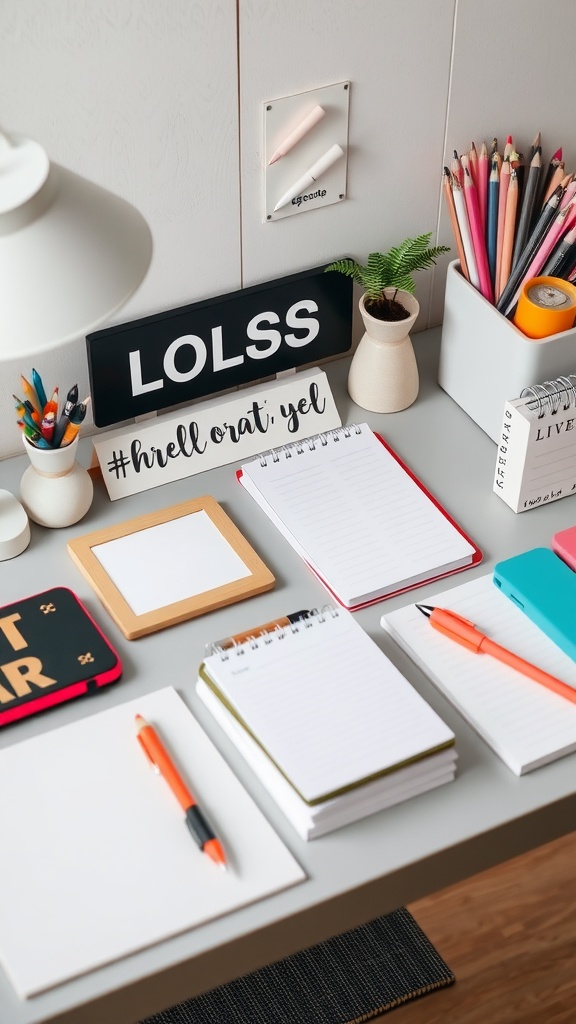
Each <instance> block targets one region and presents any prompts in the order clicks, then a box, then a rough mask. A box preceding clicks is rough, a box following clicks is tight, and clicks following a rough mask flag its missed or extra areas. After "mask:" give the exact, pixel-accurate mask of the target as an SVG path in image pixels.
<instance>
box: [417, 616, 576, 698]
mask: <svg viewBox="0 0 576 1024" xmlns="http://www.w3.org/2000/svg"><path fill="white" fill-rule="evenodd" d="M416 607H417V608H418V610H419V611H421V612H422V614H423V615H426V617H427V618H428V621H429V622H430V625H431V626H434V629H437V630H438V632H439V633H443V634H444V636H447V637H450V639H451V640H455V641H456V643H457V644H461V645H462V647H466V649H467V650H469V651H472V652H473V653H474V654H491V655H492V657H493V658H497V659H498V661H502V662H504V664H505V665H509V666H510V668H514V669H516V671H517V672H521V673H522V675H523V676H527V677H528V678H529V679H533V680H534V682H536V683H540V685H541V686H545V687H546V688H547V689H548V690H552V691H553V692H554V693H557V694H558V695H559V696H560V697H565V698H566V700H571V701H572V703H573V704H576V690H575V689H573V688H572V687H571V686H568V683H563V682H561V680H560V679H556V677H555V676H551V675H549V674H548V672H544V670H543V669H541V668H538V667H537V666H536V665H532V663H531V662H530V661H524V658H520V657H519V655H518V654H514V653H513V652H512V651H509V650H507V649H506V647H501V646H500V644H497V643H496V642H495V641H494V640H490V638H489V637H487V636H486V635H485V634H484V633H482V632H481V631H480V630H479V629H476V626H475V625H474V623H473V622H469V620H468V619H464V618H462V616H461V615H457V614H456V612H450V611H448V610H447V609H446V608H432V607H430V605H427V604H417V605H416Z"/></svg>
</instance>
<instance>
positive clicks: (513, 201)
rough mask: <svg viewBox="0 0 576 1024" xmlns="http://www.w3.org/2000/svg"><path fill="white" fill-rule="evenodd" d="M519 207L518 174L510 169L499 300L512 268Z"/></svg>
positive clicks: (498, 290)
mask: <svg viewBox="0 0 576 1024" xmlns="http://www.w3.org/2000/svg"><path fill="white" fill-rule="evenodd" d="M517 207H518V175H517V174H516V171H514V170H512V171H510V182H509V185H508V193H507V195H506V214H505V217H504V230H503V233H502V256H501V260H500V276H499V278H498V285H497V288H495V290H494V300H495V302H497V301H498V299H499V298H500V296H501V294H502V292H503V291H504V288H505V287H506V284H507V281H508V278H509V277H510V270H511V269H512V252H513V249H514V232H515V228H516V210H517Z"/></svg>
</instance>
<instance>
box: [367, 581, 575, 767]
mask: <svg viewBox="0 0 576 1024" xmlns="http://www.w3.org/2000/svg"><path fill="white" fill-rule="evenodd" d="M426 604H429V605H432V606H438V607H444V608H448V609H449V610H450V611H454V612H457V613H458V614H459V615H462V616H464V618H466V619H469V620H470V621H471V622H473V623H474V624H475V625H476V626H477V628H478V629H480V630H482V632H485V633H486V634H487V636H489V637H490V638H491V639H492V640H495V641H496V642H497V643H499V644H501V645H502V646H503V647H507V648H508V649H509V650H511V651H514V652H515V653H517V654H519V655H520V656H521V657H522V658H524V659H525V660H526V661H531V662H533V664H535V665H538V667H539V668H543V669H544V670H545V671H546V672H549V673H550V674H551V675H553V676H556V677H557V678H558V679H561V680H562V681H563V682H565V683H569V684H570V685H571V686H574V687H576V663H575V662H574V661H572V659H571V658H569V657H568V655H566V654H564V652H563V651H561V650H560V648H559V647H557V646H556V644H554V643H553V642H552V641H551V640H549V639H548V637H547V636H545V634H544V633H543V632H542V631H541V630H540V629H538V627H537V626H535V625H534V623H533V622H531V621H530V619H529V618H528V617H527V616H526V615H524V613H523V612H522V611H520V609H519V608H516V606H515V605H514V604H513V603H512V602H511V601H510V600H509V599H508V598H507V597H505V596H504V595H503V594H501V593H500V592H499V591H498V589H497V588H496V586H495V585H494V583H493V578H492V574H489V575H487V576H481V577H479V578H478V579H475V580H471V581H470V582H468V583H465V584H463V585H462V586H460V587H455V588H453V589H452V590H449V591H444V592H443V593H439V594H435V595H433V596H432V597H431V598H429V599H428V598H427V599H426ZM382 625H383V626H384V628H385V629H387V630H389V632H390V633H391V635H392V636H393V637H394V639H395V640H396V641H397V642H398V643H399V644H400V646H401V647H403V648H404V650H406V651H407V653H408V654H409V655H410V656H411V657H412V658H413V659H414V661H415V662H416V663H417V664H418V665H419V666H420V667H421V668H422V669H423V671H424V672H426V673H427V675H428V676H429V677H430V679H431V680H432V681H433V682H434V683H435V684H436V686H438V688H439V689H440V690H441V691H442V693H444V694H445V695H446V696H447V697H448V698H449V700H450V701H451V702H452V703H453V704H454V705H455V706H456V707H457V708H458V710H459V711H460V712H461V713H462V715H463V716H464V717H465V718H466V719H467V720H468V721H469V722H470V724H471V725H472V726H473V727H474V729H475V730H476V731H477V732H478V733H479V734H480V736H482V737H483V739H485V740H486V742H487V743H488V744H489V745H490V746H491V747H492V748H493V750H494V751H495V752H496V753H497V754H498V755H499V756H500V757H501V758H502V760H503V761H505V763H506V764H507V765H508V767H509V768H511V769H512V771H514V772H515V773H516V774H517V775H520V774H523V773H524V772H527V771H530V770H532V769H533V768H537V767H539V766H540V765H542V764H546V763H547V762H549V761H554V760H556V759H557V758H558V757H562V756H563V755H564V754H567V753H570V752H572V751H574V750H576V704H572V703H570V702H569V701H567V700H565V699H564V698H563V697H560V696H558V695H556V694H554V693H551V692H550V691H549V690H547V689H545V688H544V687H543V686H541V685H540V684H539V683H535V682H533V681H532V680H531V679H528V678H527V677H526V676H523V675H521V674H520V673H519V672H516V671H515V670H514V669H512V668H508V667H507V666H506V665H503V664H501V662H499V661H497V660H496V659H495V658H492V657H491V656H489V655H487V654H473V653H472V652H470V651H467V650H466V649H465V648H464V647H461V646H460V644H457V643H455V642H454V641H452V640H450V639H448V638H447V637H445V636H443V635H442V634H441V633H439V632H438V631H437V630H435V629H434V628H433V627H432V626H431V625H430V623H429V622H428V620H427V619H426V618H425V616H424V615H422V614H421V612H419V611H418V609H417V608H416V606H415V605H414V604H411V605H408V606H406V607H405V608H401V609H399V610H398V611H395V612H391V613H390V614H389V615H384V616H383V617H382Z"/></svg>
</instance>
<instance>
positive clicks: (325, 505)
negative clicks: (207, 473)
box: [242, 424, 474, 605]
mask: <svg viewBox="0 0 576 1024" xmlns="http://www.w3.org/2000/svg"><path fill="white" fill-rule="evenodd" d="M312 440H313V446H312V444H310V443H307V442H303V443H302V445H299V446H295V447H294V448H289V449H288V452H289V453H290V454H289V455H288V454H287V453H286V452H284V451H282V450H280V451H279V453H278V455H277V457H276V458H274V457H272V456H271V457H268V458H266V460H265V464H263V460H258V459H257V460H254V461H252V462H250V463H248V464H247V465H246V466H243V477H242V482H243V483H244V485H245V486H247V488H248V489H249V490H250V493H251V494H253V496H254V497H256V500H257V501H259V502H260V504H262V505H263V507H264V508H265V510H266V511H267V513H268V514H269V515H270V516H271V518H272V519H273V521H274V522H275V523H276V525H277V526H278V527H279V529H280V530H281V531H282V532H283V533H284V535H285V536H287V537H288V539H289V540H291V542H292V543H293V545H294V546H295V547H296V549H297V550H298V551H299V553H300V554H301V555H302V557H304V558H305V559H306V561H307V562H308V563H309V564H310V565H311V566H312V567H313V568H314V569H315V570H316V572H317V573H318V575H319V576H320V577H321V578H323V579H325V580H326V582H327V583H328V586H329V587H330V589H331V590H332V591H333V592H334V593H335V594H336V596H338V597H339V598H340V600H342V601H343V603H344V604H346V605H354V604H357V603H360V602H362V601H364V600H370V599H371V598H372V597H376V596H384V595H385V594H387V593H391V592H392V591H394V590H396V589H398V587H399V586H401V585H405V584H406V585H407V584H408V583H411V582H412V583H415V582H419V581H422V580H426V579H429V578H430V577H432V576H435V575H437V574H438V573H439V572H441V571H447V569H446V567H451V566H454V567H455V566H458V565H466V564H468V563H469V562H470V561H471V560H472V557H473V555H474V548H473V547H472V545H471V544H470V543H469V542H468V541H467V540H466V538H465V537H463V536H462V535H461V534H460V533H459V532H458V531H457V530H456V529H455V527H454V526H453V525H452V524H451V523H450V522H449V520H448V519H447V518H446V516H445V515H443V513H442V511H441V510H440V509H438V508H437V507H436V506H435V505H434V503H433V502H432V501H431V500H430V498H428V496H427V495H426V494H425V493H424V492H423V491H422V490H421V488H420V487H419V486H418V485H417V484H416V483H415V482H414V480H412V478H411V477H410V476H409V475H408V473H407V472H406V471H405V469H404V468H403V467H402V466H401V465H400V464H399V463H398V462H397V460H396V459H395V458H394V456H393V455H391V454H390V452H389V451H388V450H387V449H386V448H385V446H384V445H383V444H382V443H381V442H380V441H379V440H378V438H377V437H376V436H375V435H374V433H373V432H372V431H371V430H370V428H369V427H368V426H367V424H361V425H359V426H358V427H355V426H353V427H350V428H342V429H341V430H338V431H332V432H330V433H329V434H328V435H327V440H326V442H325V443H322V441H321V440H318V439H312ZM246 478H247V479H246Z"/></svg>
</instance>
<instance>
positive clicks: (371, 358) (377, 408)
mask: <svg viewBox="0 0 576 1024" xmlns="http://www.w3.org/2000/svg"><path fill="white" fill-rule="evenodd" d="M394 291H395V289H386V294H387V295H388V294H391V293H393V292H394ZM396 298H397V300H398V301H399V302H401V303H402V305H403V306H405V308H406V309H407V310H408V312H409V314H410V316H409V317H407V319H405V320H394V321H391V320H378V319H377V318H376V317H373V316H370V313H368V312H366V309H365V308H364V296H362V298H361V299H360V314H361V316H362V320H363V322H364V332H365V333H364V334H363V336H362V338H361V339H360V342H359V344H358V348H357V349H356V352H355V353H354V356H353V357H352V362H351V364H350V372H349V374H348V392H349V394H350V398H352V400H353V401H354V402H356V405H359V406H361V407H362V408H363V409H368V410H369V411H370V412H400V411H401V409H407V408H408V406H409V405H412V403H413V402H414V401H415V400H416V398H417V397H418V389H419V385H420V382H419V378H418V366H417V364H416V357H415V355H414V349H413V347H412V341H411V339H410V334H409V332H410V330H411V328H412V327H413V326H414V323H415V321H416V317H417V316H418V313H419V312H420V306H419V303H418V301H417V300H416V299H415V298H414V296H413V295H410V293H409V292H405V291H399V292H398V294H397V296H396Z"/></svg>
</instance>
